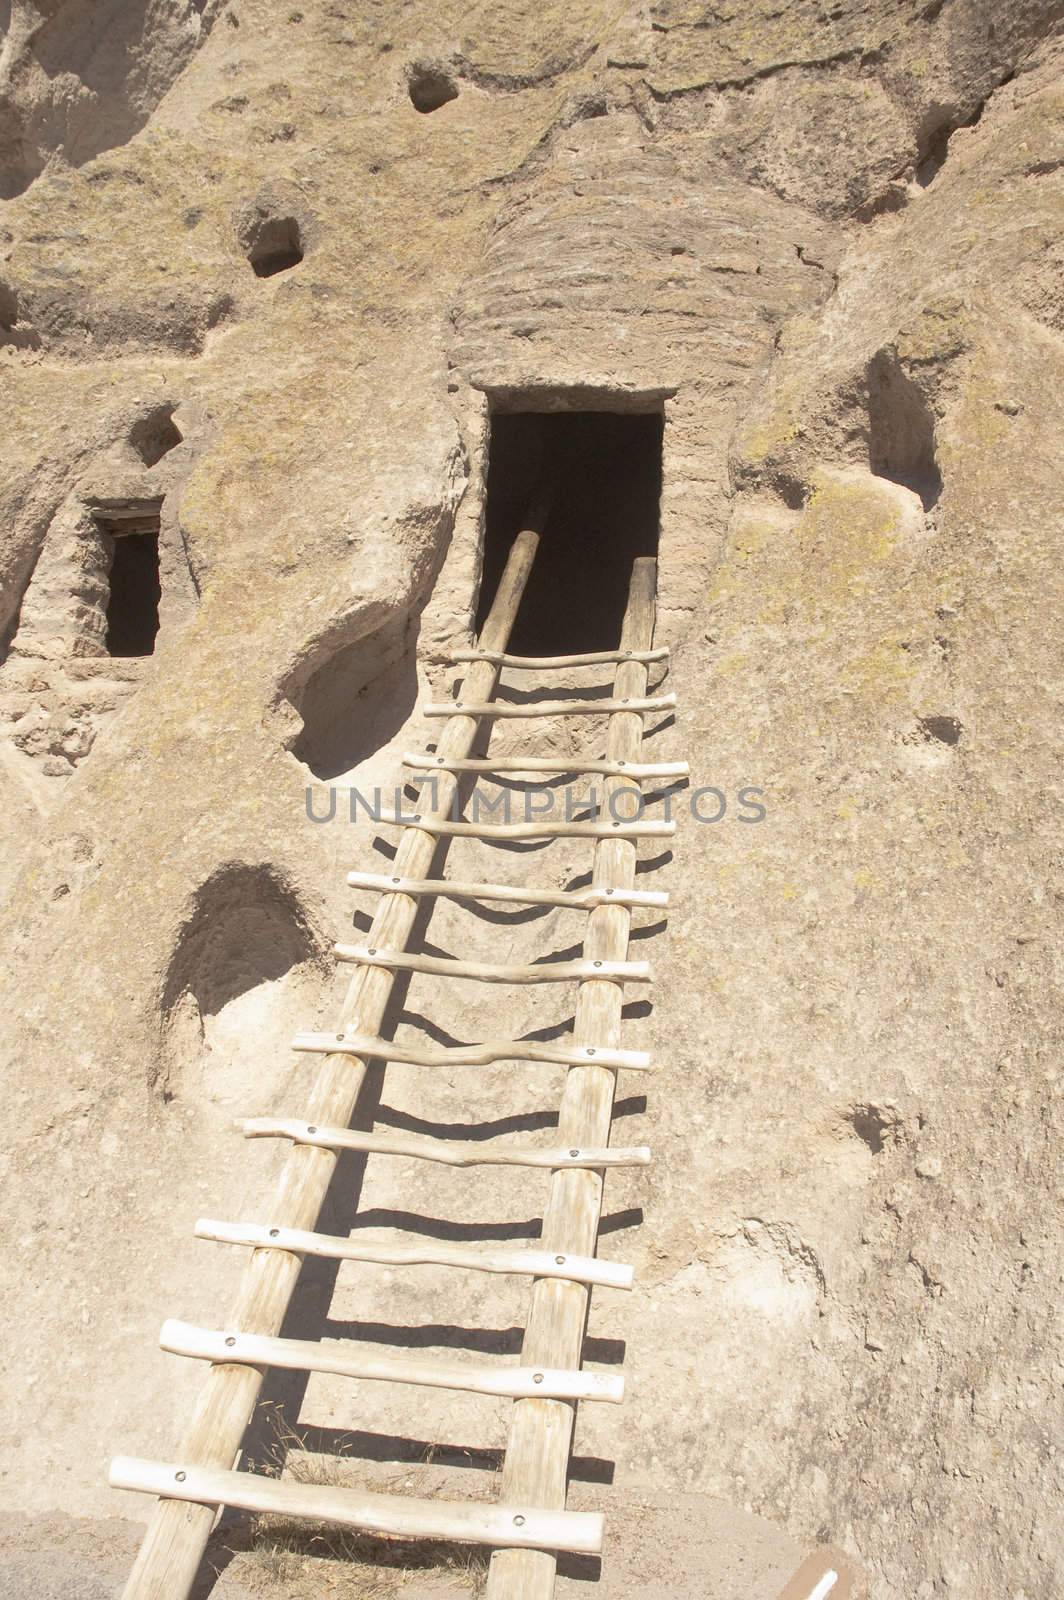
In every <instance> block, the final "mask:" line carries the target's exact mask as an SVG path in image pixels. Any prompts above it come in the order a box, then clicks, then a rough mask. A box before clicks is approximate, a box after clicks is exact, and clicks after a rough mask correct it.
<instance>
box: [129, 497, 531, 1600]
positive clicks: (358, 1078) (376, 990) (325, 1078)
mask: <svg viewBox="0 0 1064 1600" xmlns="http://www.w3.org/2000/svg"><path fill="white" fill-rule="evenodd" d="M547 510H548V506H547V504H546V503H545V502H541V503H540V504H539V505H537V507H536V508H535V510H534V511H533V512H532V513H530V515H529V518H528V519H527V520H528V524H529V525H528V526H527V527H526V528H524V529H523V530H522V531H521V532H520V533H519V534H518V535H517V537H516V538H515V540H514V543H513V545H512V547H511V549H510V554H509V556H508V558H507V562H506V567H505V570H504V572H503V575H502V580H501V582H500V584H499V589H498V592H497V594H496V596H495V599H494V602H493V604H492V607H491V610H490V612H489V614H488V618H487V621H486V623H485V625H484V628H483V631H482V632H481V635H480V639H479V641H478V643H479V645H480V647H481V648H482V649H484V650H505V648H506V644H507V641H508V639H509V637H510V630H511V628H512V627H513V622H514V617H515V616H516V614H517V607H518V605H519V604H520V600H521V595H522V594H523V592H524V588H525V584H526V582H527V580H528V574H529V572H530V570H531V567H532V562H533V560H534V558H535V554H536V549H537V546H538V544H539V533H540V530H541V529H542V528H543V525H544V521H545V517H546V514H547ZM497 677H498V668H497V667H496V666H495V665H494V663H493V662H491V661H478V662H475V663H474V664H473V665H472V667H471V668H470V670H469V673H468V674H467V677H466V680H465V683H466V691H467V693H468V695H469V698H470V700H471V701H474V702H480V701H483V700H485V699H487V698H488V697H490V695H491V694H492V692H493V691H494V688H495V684H496V680H497ZM479 729H480V720H479V718H478V717H477V716H476V714H471V713H468V712H461V711H460V712H455V713H454V714H453V716H452V719H451V721H450V722H448V724H447V726H446V727H445V728H444V729H443V732H442V734H441V737H440V752H441V754H443V755H444V756H446V757H447V758H455V759H458V760H462V759H464V758H465V757H466V756H468V755H470V754H471V752H472V749H473V745H474V741H475V740H476V737H477V734H478V732H479ZM456 789H457V780H456V779H455V778H454V777H453V775H451V774H448V773H441V776H440V782H439V784H438V786H437V795H436V804H437V806H438V809H439V813H440V815H441V816H446V815H447V814H448V813H449V812H450V811H451V809H452V806H453V804H454V799H455V794H456ZM435 850H436V840H435V838H434V836H433V835H432V834H431V833H427V832H424V831H422V830H421V829H411V830H410V831H409V832H407V833H406V834H405V835H404V837H403V839H402V841H401V843H400V846H399V851H398V855H397V857H396V863H395V864H396V870H397V871H398V872H399V873H401V874H403V875H404V876H408V877H411V878H420V877H424V876H425V874H426V873H427V872H428V870H429V868H430V867H431V865H432V858H433V855H434V854H435ZM417 909H418V902H417V900H416V899H414V897H413V896H412V895H398V894H389V895H385V896H383V897H382V899H381V902H380V905H379V907H378V909H377V912H376V915H375V916H374V919H373V926H372V929H371V932H370V941H369V942H370V943H371V944H372V945H375V946H377V947H378V948H392V949H400V948H402V947H403V946H404V945H405V944H406V941H407V939H408V938H409V937H410V932H411V929H412V928H413V925H414V921H415V918H416V916H417ZM393 983H394V977H393V974H392V970H391V969H389V968H387V967H377V966H368V965H365V964H363V965H360V966H359V967H358V969H357V971H356V972H355V974H354V976H353V978H352V980H351V984H350V986H349V988H348V992H347V995H346V997H345V1000H344V1003H343V1006H342V1008H341V1015H340V1026H341V1027H346V1026H348V1025H351V1026H352V1027H353V1028H355V1029H356V1030H358V1031H360V1032H363V1033H369V1034H374V1033H378V1032H379V1031H380V1025H381V1022H382V1020H383V1018H384V1013H385V1009H386V1007H387V1004H388V1000H389V997H390V995H391V992H392V985H393ZM365 1073H366V1067H365V1063H364V1062H363V1061H361V1060H360V1059H359V1058H357V1057H352V1056H350V1055H348V1054H347V1053H346V1052H343V1053H341V1052H336V1053H334V1054H332V1055H329V1056H327V1057H326V1059H325V1060H324V1061H323V1062H322V1065H321V1068H320V1070H319V1073H318V1077H317V1080H316V1082H315V1084H314V1088H313V1091H312V1093H311V1097H310V1105H309V1107H308V1112H307V1119H308V1121H310V1122H316V1123H329V1124H332V1123H338V1124H340V1125H343V1124H344V1123H347V1122H349V1121H350V1120H351V1115H352V1113H353V1111H354V1109H355V1106H356V1104H357V1102H358V1096H359V1092H360V1090H361V1088H362V1084H363V1081H364V1078H365ZM336 1160H337V1157H336V1152H335V1151H333V1150H330V1149H327V1148H322V1147H321V1146H317V1145H309V1144H298V1145H293V1146H292V1149H291V1151H290V1152H289V1155H288V1158H287V1160H286V1162H285V1166H284V1169H283V1171H282V1173H281V1177H280V1181H279V1185H278V1190H277V1195H276V1198H275V1200H274V1203H273V1205H272V1206H271V1207H270V1211H271V1213H272V1214H273V1216H274V1217H275V1218H276V1219H277V1221H278V1222H279V1223H281V1224H283V1225H285V1226H287V1227H294V1228H301V1227H302V1228H312V1227H313V1226H314V1224H315V1223H316V1221H317V1220H318V1213H319V1212H320V1210H321V1208H322V1205H323V1203H324V1201H325V1196H326V1193H327V1192H328V1188H329V1184H330V1181H331V1179H332V1175H333V1171H334V1169H335V1166H336ZM301 1264H302V1258H301V1257H300V1256H299V1255H297V1254H295V1253H294V1252H286V1251H281V1250H256V1251H255V1252H254V1253H253V1254H252V1256H251V1258H250V1260H249V1262H248V1265H247V1268H246V1269H245V1273H244V1278H243V1281H242V1283H241V1287H240V1291H239V1294H238V1296H237V1301H236V1305H235V1306H234V1308H233V1312H232V1315H231V1317H230V1318H229V1322H230V1325H231V1326H232V1327H234V1328H239V1329H243V1330H248V1331H253V1332H256V1333H262V1334H266V1335H272V1334H276V1333H278V1332H279V1331H280V1327H281V1323H282V1322H283V1320H284V1316H285V1313H286V1311H287V1310H288V1302H289V1300H290V1298H291V1295H292V1291H293V1289H294V1288H295V1284H296V1279H297V1278H298V1276H299V1272H300V1267H301ZM262 1379H263V1374H262V1371H261V1370H260V1369H259V1368H258V1367H254V1366H238V1365H235V1364H228V1363H227V1364H226V1365H224V1366H214V1367H212V1368H211V1370H210V1373H209V1374H208V1377H207V1380H206V1382H205V1384H204V1388H203V1392H202V1395H201V1398H200V1402H199V1405H198V1407H197V1410H196V1414H195V1416H194V1418H193V1421H192V1424H191V1426H190V1428H189V1430H188V1432H187V1434H186V1435H185V1439H184V1441H183V1444H182V1447H181V1451H180V1454H181V1457H182V1459H183V1460H185V1461H187V1462H188V1463H190V1465H193V1466H196V1467H208V1468H229V1467H231V1466H232V1464H233V1462H234V1460H235V1459H236V1457H237V1454H238V1452H239V1450H240V1447H241V1443H242V1441H243V1437H244V1430H245V1429H246V1427H247V1424H248V1421H249V1419H250V1417H251V1413H252V1411H253V1410H254V1408H255V1402H256V1400H257V1399H258V1395H259V1391H260V1389H261V1387H262ZM213 1521H214V1509H213V1506H210V1505H196V1504H192V1505H186V1504H182V1503H181V1502H180V1501H178V1500H176V1499H173V1500H161V1501H160V1503H159V1504H158V1506H156V1508H155V1510H154V1512H153V1514H152V1517H151V1521H150V1523H149V1525H148V1528H147V1531H146V1532H145V1536H144V1539H143V1542H142V1544H141V1547H140V1551H139V1553H138V1555H137V1558H136V1561H135V1562H134V1564H133V1568H132V1571H131V1572H130V1575H129V1579H128V1581H127V1583H126V1587H125V1589H124V1591H123V1600H186V1597H187V1595H188V1593H189V1590H190V1589H191V1587H192V1584H193V1582H194V1581H195V1578H196V1572H197V1569H198V1567H199V1564H200V1561H201V1559H202V1556H203V1552H204V1549H205V1547H206V1544H207V1539H208V1536H209V1534H210V1531H211V1525H212V1523H213Z"/></svg>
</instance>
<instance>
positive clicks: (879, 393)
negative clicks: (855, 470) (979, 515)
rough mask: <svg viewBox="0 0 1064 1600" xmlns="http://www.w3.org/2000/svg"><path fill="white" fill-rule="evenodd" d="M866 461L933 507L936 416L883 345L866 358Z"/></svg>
mask: <svg viewBox="0 0 1064 1600" xmlns="http://www.w3.org/2000/svg"><path fill="white" fill-rule="evenodd" d="M867 383H868V465H869V467H870V469H871V471H872V472H874V473H875V475H876V477H878V478H889V479H890V480H891V482H892V483H900V484H902V485H903V487H904V488H906V489H912V490H913V492H914V493H915V494H918V495H919V496H920V500H921V502H922V504H923V508H924V510H925V511H930V510H931V508H932V506H934V505H935V504H936V503H937V501H938V497H939V495H940V494H941V493H942V474H941V472H940V471H939V467H938V462H937V460H936V458H935V419H934V416H933V414H932V411H931V408H930V406H929V405H928V402H927V400H926V398H925V397H924V395H923V393H922V392H921V390H920V389H919V388H918V387H917V385H916V384H915V383H914V382H913V381H912V379H911V378H910V377H908V376H907V374H906V373H905V371H904V370H903V369H902V367H901V365H900V363H899V362H898V360H897V358H896V356H895V355H894V354H893V353H892V352H891V351H889V350H881V351H880V352H879V354H878V355H876V356H875V357H873V359H872V360H871V361H870V362H869V364H868V371H867Z"/></svg>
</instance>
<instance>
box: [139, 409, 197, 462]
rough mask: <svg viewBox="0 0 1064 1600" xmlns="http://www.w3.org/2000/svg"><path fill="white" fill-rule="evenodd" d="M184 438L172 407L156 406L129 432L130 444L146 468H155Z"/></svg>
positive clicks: (140, 418)
mask: <svg viewBox="0 0 1064 1600" xmlns="http://www.w3.org/2000/svg"><path fill="white" fill-rule="evenodd" d="M183 438H184V434H182V432H181V430H180V429H179V428H178V426H177V423H176V422H175V421H174V407H173V406H172V405H163V406H154V407H153V408H152V410H151V411H148V412H147V413H146V414H145V415H144V416H143V417H138V418H137V420H136V422H135V423H134V424H133V426H132V428H131V429H130V431H129V442H130V444H131V445H132V446H133V448H134V450H135V451H136V452H137V454H138V456H139V457H140V459H141V460H142V461H143V463H144V465H145V466H146V467H154V465H155V463H156V462H157V461H161V460H162V458H163V456H165V455H167V454H168V453H169V452H170V451H171V450H173V449H174V447H175V446H176V445H179V444H180V443H181V442H182V440H183Z"/></svg>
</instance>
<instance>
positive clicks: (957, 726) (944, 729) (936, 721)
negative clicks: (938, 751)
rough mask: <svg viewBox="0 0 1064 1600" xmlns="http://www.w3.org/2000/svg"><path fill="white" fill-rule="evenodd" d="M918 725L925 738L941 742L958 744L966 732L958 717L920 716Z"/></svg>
mask: <svg viewBox="0 0 1064 1600" xmlns="http://www.w3.org/2000/svg"><path fill="white" fill-rule="evenodd" d="M918 727H919V729H920V732H921V734H922V735H923V737H924V738H925V739H928V740H932V739H933V740H936V741H937V742H938V743H939V744H958V743H959V742H960V737H961V734H962V733H963V732H964V728H963V725H962V723H961V721H960V719H959V718H957V717H920V718H919V720H918Z"/></svg>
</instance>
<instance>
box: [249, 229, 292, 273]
mask: <svg viewBox="0 0 1064 1600" xmlns="http://www.w3.org/2000/svg"><path fill="white" fill-rule="evenodd" d="M247 257H248V261H249V262H250V264H251V268H252V271H253V272H254V274H255V276H256V278H272V277H274V276H275V274H276V273H278V272H287V271H288V270H289V268H290V267H298V265H299V263H300V262H301V261H302V259H303V240H302V236H301V234H300V231H299V223H298V222H297V221H296V219H295V217H264V218H263V219H262V220H261V221H260V222H259V223H258V226H257V227H256V228H255V230H254V232H253V234H252V237H251V239H250V240H249V242H248V249H247Z"/></svg>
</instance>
